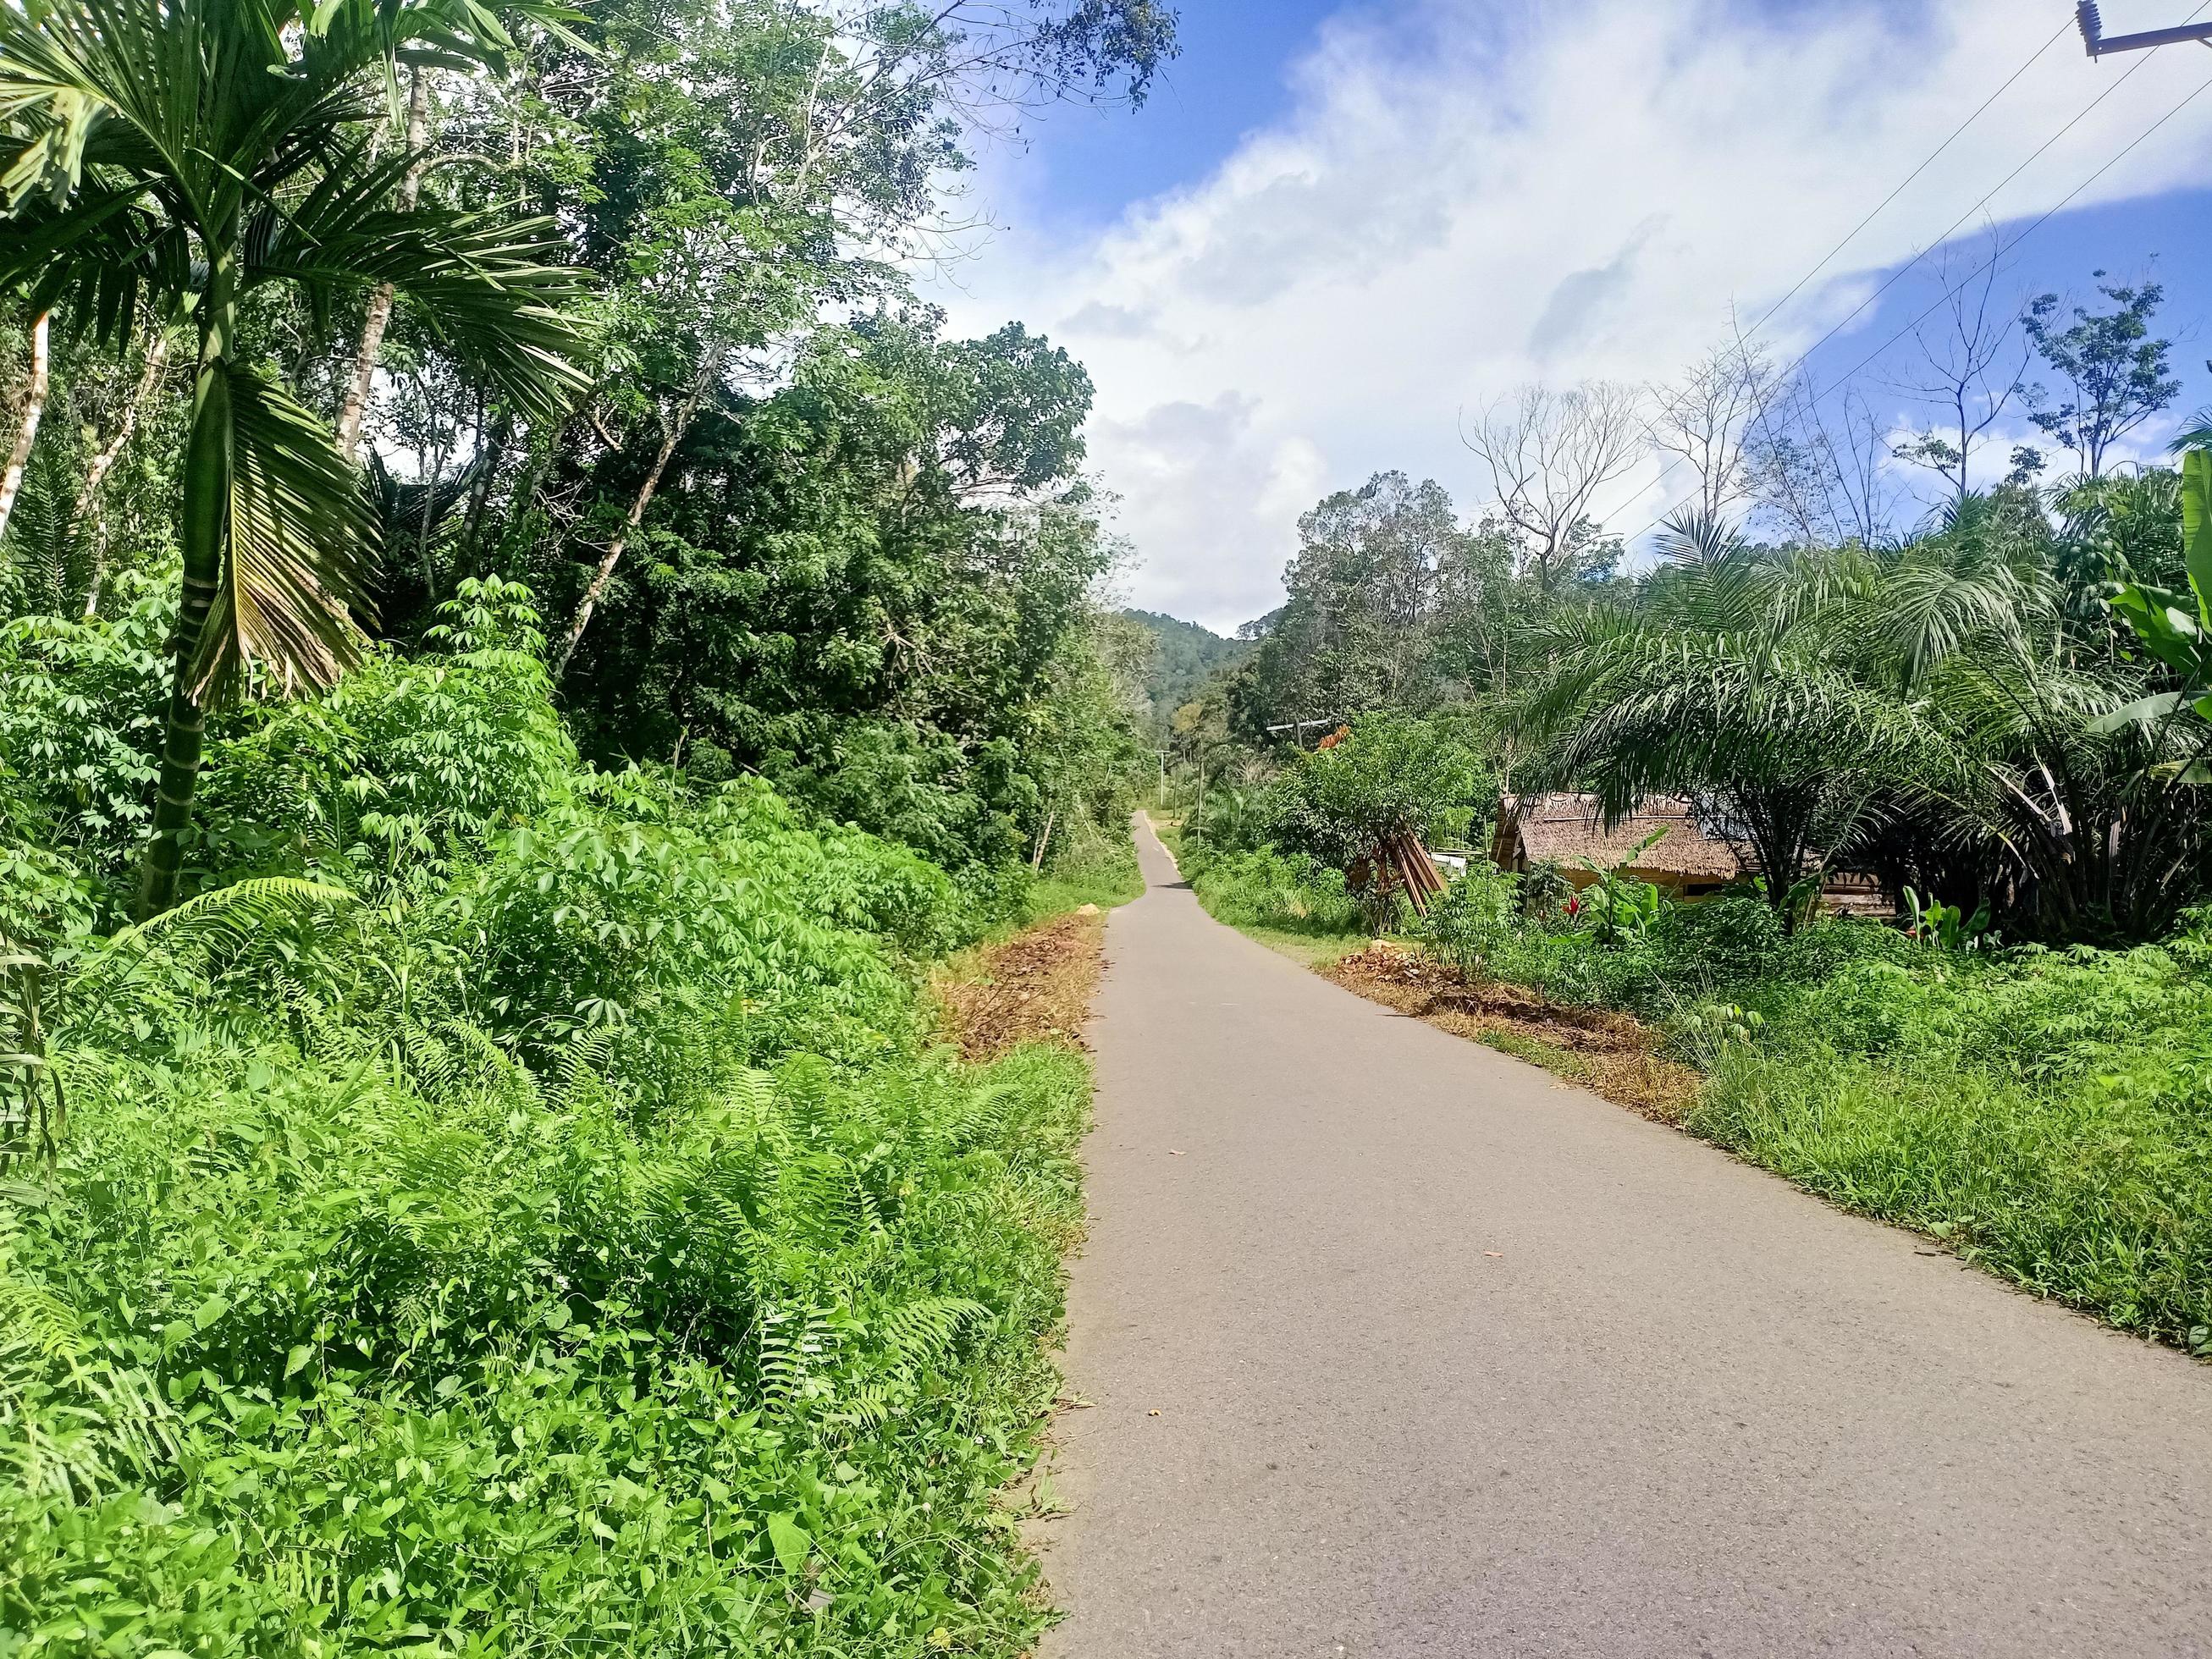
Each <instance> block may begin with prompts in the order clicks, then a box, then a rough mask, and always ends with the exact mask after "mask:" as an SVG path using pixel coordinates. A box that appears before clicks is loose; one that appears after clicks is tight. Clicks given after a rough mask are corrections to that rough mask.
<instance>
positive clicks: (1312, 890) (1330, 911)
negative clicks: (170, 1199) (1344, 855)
mask: <svg viewBox="0 0 2212 1659" xmlns="http://www.w3.org/2000/svg"><path fill="white" fill-rule="evenodd" d="M1191 863H1192V864H1193V865H1194V866H1195V867H1194V868H1188V869H1186V871H1185V873H1186V874H1187V875H1188V877H1189V878H1190V884H1191V890H1192V891H1194V893H1196V894H1197V895H1198V898H1199V902H1200V903H1201V904H1203V905H1205V907H1206V910H1207V912H1208V913H1209V914H1210V915H1213V916H1214V917H1215V918H1216V919H1218V920H1219V921H1225V922H1227V923H1228V924H1229V925H1230V926H1231V927H1269V928H1273V929H1275V930H1276V931H1278V932H1280V933H1311V934H1316V935H1322V936H1336V935H1344V934H1352V933H1364V932H1365V931H1366V921H1365V920H1364V917H1363V915H1361V912H1360V908H1359V904H1358V901H1357V900H1355V899H1354V898H1353V897H1352V896H1351V895H1350V894H1349V893H1347V892H1346V890H1345V886H1344V876H1343V874H1342V872H1340V871H1335V870H1331V869H1329V868H1328V867H1327V866H1323V865H1322V864H1320V863H1319V862H1317V861H1316V860H1313V859H1310V858H1295V857H1291V856H1288V855H1286V854H1282V853H1279V852H1276V851H1274V850H1273V849H1272V848H1270V849H1268V850H1266V851H1261V852H1256V853H1231V854H1225V855H1223V856H1220V857H1214V856H1211V855H1206V854H1200V856H1199V857H1197V858H1195V859H1194V860H1191Z"/></svg>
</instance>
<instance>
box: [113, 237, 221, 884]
mask: <svg viewBox="0 0 2212 1659" xmlns="http://www.w3.org/2000/svg"><path fill="white" fill-rule="evenodd" d="M236 228H237V227H236V225H235V223H233V224H232V225H230V226H229V227H228V229H229V230H230V231H231V232H232V233H233V234H230V235H228V236H225V235H220V234H219V235H217V236H215V237H211V238H210V239H209V240H210V251H211V252H213V254H214V257H213V258H211V259H210V262H209V270H208V292H207V297H206V300H205V301H204V304H205V306H206V310H205V312H204V316H205V317H206V319H207V320H206V322H205V323H204V325H202V330H201V334H200V360H199V370H198V375H197V379H196V380H194V382H193V385H192V429H191V437H190V438H189V439H188V440H186V441H185V476H184V513H183V519H182V523H181V525H180V532H181V533H180V539H181V541H182V542H183V544H184V581H183V592H182V594H181V596H180V599H179V605H178V607H177V631H176V633H175V635H173V636H172V639H171V641H170V645H171V648H172V649H173V651H174V653H175V660H174V662H173V666H172V672H171V677H170V680H169V708H168V713H167V721H166V724H165V726H164V729H163V732H162V736H161V773H160V781H159V782H158V783H157V785H156V786H155V795H154V824H153V838H152V839H151V840H150V841H149V842H147V843H146V855H145V859H144V860H143V863H142V864H141V865H140V866H139V872H138V911H137V914H138V920H139V921H146V920H147V919H149V917H153V916H157V915H161V912H162V911H164V910H166V909H167V908H169V907H170V906H171V905H172V904H174V903H175V902H176V901H177V875H178V872H179V870H181V869H182V868H183V866H184V856H185V830H186V829H188V828H189V827H190V826H191V821H192V796H193V793H195V791H197V788H198V787H199V777H200V755H201V746H202V739H203V738H204V723H205V719H206V716H205V714H204V711H203V710H202V708H200V704H199V699H198V697H197V696H195V695H194V693H193V687H192V671H193V669H194V668H195V667H196V666H197V664H198V659H199V653H200V640H201V636H202V635H204V633H205V632H206V630H207V619H208V613H209V612H210V611H211V610H213V609H214V608H215V601H216V594H217V593H218V592H221V591H222V572H223V557H224V552H225V542H226V540H227V538H228V526H229V522H230V494H231V466H232V460H231V416H230V362H229V357H230V350H231V338H232V332H233V330H234V328H235V326H236V322H237V316H236V307H237V300H236V294H237V289H236V283H237V280H238V272H237V263H236V262H237V237H236V235H235V231H236Z"/></svg>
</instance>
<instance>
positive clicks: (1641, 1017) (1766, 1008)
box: [1194, 854, 2212, 1354]
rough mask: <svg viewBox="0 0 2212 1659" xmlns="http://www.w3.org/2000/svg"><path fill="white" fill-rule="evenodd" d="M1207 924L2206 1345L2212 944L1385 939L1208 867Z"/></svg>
mask: <svg viewBox="0 0 2212 1659" xmlns="http://www.w3.org/2000/svg"><path fill="white" fill-rule="evenodd" d="M1492 884H1493V883H1491V882H1488V881H1486V879H1485V878H1475V879H1474V881H1473V882H1471V883H1462V884H1459V885H1458V886H1456V887H1455V890H1454V908H1453V909H1451V910H1447V911H1446V912H1443V913H1441V914H1439V915H1437V916H1434V917H1432V918H1431V923H1430V927H1431V932H1432V933H1434V934H1435V935H1436V941H1437V942H1435V943H1432V944H1431V945H1429V946H1428V947H1427V949H1426V950H1423V949H1418V948H1410V949H1409V948H1406V947H1404V946H1402V945H1389V944H1386V945H1382V946H1378V947H1376V948H1374V949H1368V948H1365V947H1366V946H1367V944H1368V942H1367V941H1366V940H1365V939H1364V937H1362V936H1360V935H1359V934H1358V933H1356V932H1354V931H1352V930H1351V929H1350V928H1348V927H1346V926H1344V925H1343V924H1344V923H1346V922H1347V921H1349V920H1350V918H1349V917H1348V916H1346V915H1345V913H1344V912H1343V911H1342V910H1341V909H1340V908H1337V907H1338V904H1339V895H1338V890H1337V889H1336V888H1335V887H1334V884H1333V883H1331V882H1330V881H1329V880H1328V879H1327V878H1325V877H1322V876H1320V875H1318V874H1317V873H1316V872H1312V871H1310V870H1307V869H1304V868H1303V867H1298V866H1294V865H1293V864H1292V862H1291V861H1290V860H1284V859H1282V858H1280V857H1279V856H1278V855H1274V854H1247V855H1243V856H1242V857H1240V858H1237V859H1222V860H1215V861H1213V862H1212V863H1211V864H1209V863H1207V862H1206V861H1204V860H1203V859H1202V858H1201V860H1200V866H1199V876H1198V878H1197V879H1196V880H1195V881H1194V886H1195V887H1196V889H1197V890H1198V893H1199V896H1200V900H1201V902H1204V903H1205V904H1206V908H1207V909H1208V910H1209V911H1210V912H1212V914H1213V915H1215V916H1217V917H1218V918H1219V919H1220V920H1222V921H1225V922H1228V923H1230V924H1231V925H1232V926H1235V927H1239V928H1241V929H1242V930H1243V931H1244V932H1245V933H1249V934H1251V935H1252V936H1253V937H1255V938H1256V939H1261V940H1262V941H1263V942H1265V943H1267V944H1269V945H1273V946H1274V947H1275V948H1277V949H1279V950H1282V951H1284V952H1285V954H1286V955H1291V956H1293V957H1297V959H1299V960H1302V961H1305V962H1308V963H1310V964H1311V965H1313V966H1315V967H1316V969H1318V970H1320V971H1322V972H1323V973H1324V974H1326V975H1328V977H1330V978H1332V979H1334V980H1335V981H1337V982H1338V983H1340V984H1342V985H1344V986H1346V987H1347V988H1350V989H1352V990H1354V991H1357V992H1358V993H1359V994H1362V995H1364V996H1367V997H1369V998H1370V999H1372V1000H1376V1001H1380V1002H1383V1003H1385V1004H1386V1005H1388V1006H1393V1007H1396V1008H1398V1009H1400V1010H1401V1012H1407V1013H1410V1014H1413V1015H1415V1016H1417V1017H1419V1018H1423V1019H1425V1020H1427V1021H1429V1022H1430V1023H1431V1024H1436V1025H1437V1026H1439V1027H1441V1028H1442V1029H1444V1030H1450V1031H1453V1032H1455V1033H1456V1034H1458V1035H1461V1036H1467V1037H1469V1038H1472V1039H1474V1040H1475V1041H1479V1042H1485V1043H1487V1044H1489V1045H1490V1046H1491V1047H1492V1048H1498V1049H1500V1050H1501V1051H1503V1052H1504V1053H1507V1054H1513V1055H1516V1057H1518V1058H1520V1059H1522V1060H1528V1061H1530V1062H1532V1063H1533V1064H1535V1065H1538V1066H1542V1067H1543V1068H1544V1069H1546V1070H1547V1071H1549V1072H1551V1073H1553V1074H1555V1075H1557V1076H1559V1077H1561V1078H1564V1079H1568V1080H1570V1081H1572V1082H1575V1083H1577V1084H1580V1085H1583V1086H1584V1087H1587V1088H1589V1089H1590V1090H1592V1091H1594V1092H1595V1093H1597V1094H1600V1095H1602V1096H1604V1097H1607V1098H1608V1099H1611V1100H1613V1101H1616V1102H1618V1103H1621V1104H1623V1105H1626V1106H1628V1107H1631V1108H1632V1109H1635V1110H1637V1111H1639V1112H1642V1113H1644V1114H1645V1115H1649V1116H1651V1117H1654V1118H1656V1119H1658V1120H1660V1121H1665V1122H1668V1123H1671V1124H1674V1125H1676V1126H1678V1127H1681V1128H1683V1129H1685V1130H1686V1131H1687V1132H1689V1133H1693V1134H1697V1135H1699V1136H1701V1137H1703V1138H1705V1139H1709V1140H1711V1141H1712V1142H1713V1143H1715V1144H1716V1145H1717V1146H1722V1147H1723V1148H1725V1149H1727V1150H1728V1151H1729V1152H1733V1153H1735V1155H1736V1156H1738V1157H1741V1158H1744V1159H1746V1160H1747V1161H1748V1162H1751V1163H1753V1164H1759V1165H1761V1166H1762V1167H1764V1168H1766V1169H1769V1170H1773V1171H1775V1172H1776V1173H1777V1174H1779V1175H1782V1176H1786V1177H1787V1178H1789V1179H1790V1180H1791V1181H1794V1182H1797V1183H1798V1184H1799V1185H1801V1186H1802V1187H1804V1188H1807V1189H1808V1191H1811V1192H1814V1193H1817V1194H1820V1196H1821V1197H1823V1198H1825V1199H1826V1200H1829V1201H1831V1202H1832V1203H1835V1204H1837V1205H1838V1206H1842V1207H1844V1208H1847V1209H1850V1210H1853V1211H1856V1212H1859V1213H1861V1214H1863V1215H1867V1216H1870V1217H1873V1218H1877V1219H1880V1220H1883V1221H1887V1222H1891V1223H1894V1224H1896V1225H1902V1226H1905V1227H1910V1228H1912V1229H1914V1230H1916V1231H1920V1232H1922V1233H1924V1234H1925V1235H1927V1236H1928V1237H1930V1238H1932V1239H1935V1240H1937V1241H1939V1242H1941V1243H1943V1244H1945V1245H1946V1246H1947V1247H1948V1248H1950V1249H1954V1250H1955V1251H1956V1252H1957V1253H1958V1254H1959V1255H1960V1256H1962V1257H1963V1258H1965V1259H1966V1260H1967V1261H1972V1262H1975V1263H1976V1264H1978V1265H1979V1266H1981V1267H1984V1268H1986V1269H1988V1270H1989V1271H1990V1272H1992V1273H1997V1274H1999V1275H2001V1276H2002V1277H2004V1278H2006V1279H2009V1280H2011V1281H2012V1282H2014V1283H2015V1284H2017V1285H2020V1286H2021V1287H2022V1288H2024V1289H2026V1290H2028V1291H2033V1293H2035V1294H2037V1295H2039V1296H2045V1297H2051V1298H2054V1299H2056V1300H2059V1301H2063V1302H2064V1303H2067V1304H2069V1305H2071V1306H2074V1307H2076V1308H2079V1309H2081V1310H2084V1311H2086V1312H2089V1313H2092V1314H2094V1315H2096V1316H2098V1317H2100V1318H2101V1319H2104V1320H2106V1321H2107V1322H2110V1323H2111V1324H2112V1325H2114V1326H2117V1327H2118V1328H2121V1329H2123V1330H2127V1331H2131V1332H2136V1333H2138V1334H2142V1335H2144V1336H2147V1337H2151V1338H2154V1339H2156V1340H2161V1341H2165V1342H2169V1343H2172V1344H2174V1345H2176V1346H2181V1347H2184V1348H2186V1349H2188V1350H2190V1351H2191V1352H2197V1353H2199V1354H2212V942H2208V939H2207V938H2206V937H2205V934H2204V933H2203V930H2202V929H2201V928H2200V930H2199V931H2198V932H2197V933H2185V934H2183V935H2182V936H2180V937H2179V938H2177V939H2175V940H2173V941H2172V942H2171V943H2170V944H2169V945H2166V946H2163V947H2145V948H2142V949H2137V950H2133V951H2093V950H2087V949H2079V950H2073V951H2036V950H2033V949H2029V950H2023V951H2008V952H2002V953H1998V954H1996V955H1990V954H1986V953H1984V954H1978V955H1966V954H1960V953H1955V952H1944V951H1934V950H1930V949H1929V948H1927V947H1924V946H1921V945H1916V944H1914V943H1912V942H1911V941H1910V940H1908V939H1904V938H1903V937H1901V936H1900V935H1899V934H1898V933H1895V932H1893V931H1892V930H1888V929H1885V928H1881V927H1873V926H1869V925H1865V924H1858V923H1851V922H1844V921H1838V922H1828V923H1823V924H1820V925H1819V926H1816V927H1812V928H1809V929H1807V930H1804V931H1802V932H1801V933H1796V934H1794V935H1787V936H1785V935H1784V933H1782V932H1781V931H1780V929H1779V927H1778V924H1777V923H1776V922H1775V921H1774V919H1773V917H1772V916H1771V913H1769V912H1768V911H1767V910H1766V909H1765V906H1764V905H1762V904H1759V903H1758V902H1756V901H1751V900H1735V899H1731V900H1725V901H1711V902H1707V903H1705V904H1701V905H1698V906H1693V907H1670V908H1668V909H1667V910H1665V911H1663V912H1662V915H1661V917H1660V918H1659V920H1658V921H1656V922H1655V923H1654V924H1653V925H1652V926H1651V927H1650V928H1648V929H1645V930H1644V931H1641V932H1638V933H1633V934H1630V935H1626V936H1624V937H1621V938H1619V939H1613V940H1604V939H1600V938H1599V937H1598V936H1597V935H1596V934H1595V933H1594V932H1593V931H1592V930H1590V929H1588V928H1583V929H1579V930H1577V929H1573V928H1562V927H1559V926H1556V925H1555V926H1551V927H1540V926H1537V925H1535V924H1532V923H1528V922H1526V921H1523V920H1521V919H1519V918H1518V917H1517V916H1516V914H1515V911H1514V908H1513V907H1512V906H1511V905H1510V903H1506V902H1502V899H1503V898H1504V897H1510V895H1504V894H1503V893H1502V890H1501V892H1498V893H1492V892H1487V891H1486V887H1487V886H1489V885H1492Z"/></svg>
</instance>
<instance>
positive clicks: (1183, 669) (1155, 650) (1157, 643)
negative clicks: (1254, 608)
mask: <svg viewBox="0 0 2212 1659" xmlns="http://www.w3.org/2000/svg"><path fill="white" fill-rule="evenodd" d="M1121 615H1122V616H1123V617H1126V618H1127V619H1128V620H1129V621H1131V622H1133V623H1136V624H1137V625H1138V626H1139V627H1140V628H1142V629H1144V630H1145V633H1146V635H1147V636H1148V639H1149V650H1148V651H1147V653H1146V658H1147V660H1148V662H1149V667H1148V669H1147V670H1146V675H1145V701H1146V703H1147V704H1148V705H1149V706H1150V708H1151V712H1152V720H1153V725H1154V728H1155V730H1156V731H1157V732H1159V733H1161V734H1165V733H1167V732H1170V731H1172V729H1173V725H1174V720H1175V717H1176V712H1177V711H1178V710H1180V709H1182V708H1185V707H1187V706H1188V704H1189V703H1191V702H1193V701H1194V699H1195V698H1196V697H1197V696H1198V693H1199V690H1200V688H1201V687H1202V686H1204V685H1205V684H1206V681H1207V680H1208V679H1209V678H1212V676H1213V675H1215V674H1216V673H1218V672H1219V671H1221V670H1223V669H1225V668H1231V667H1234V666H1235V665H1237V664H1238V663H1240V662H1242V661H1243V659H1245V658H1246V657H1247V656H1249V655H1250V654H1251V650H1252V644H1251V641H1249V640H1243V639H1233V640H1232V639H1224V638H1223V637H1222V636H1221V635H1218V634H1217V633H1215V632H1214V631H1213V630H1212V629H1210V628H1204V627H1201V626H1200V624H1198V623H1191V622H1183V621H1181V620H1180V619H1178V618H1176V617H1168V616H1163V615H1162V614H1161V613H1160V612H1158V611H1122V612H1121Z"/></svg>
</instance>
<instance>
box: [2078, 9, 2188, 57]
mask: <svg viewBox="0 0 2212 1659" xmlns="http://www.w3.org/2000/svg"><path fill="white" fill-rule="evenodd" d="M2074 21H2075V22H2077V23H2079V24H2080V25H2081V44H2082V45H2083V46H2087V48H2088V49H2089V56H2090V57H2092V58H2102V57H2103V56H2104V55H2105V54H2106V52H2148V51H2149V50H2151V49H2152V48H2153V47H2154V46H2180V45H2182V44H2183V43H2184V42H2185V41H2190V40H2199V41H2202V42H2203V43H2204V44H2205V45H2207V46H2212V23H2184V24H2181V25H2180V26H2179V27H2175V28H2170V29H2145V30H2144V31H2143V32H2142V33H2140V34H2113V35H2107V34H2106V33H2105V20H2104V16H2103V15H2102V14H2101V13H2100V12H2099V11H2098V9H2097V0H2081V4H2079V5H2077V6H2075V8H2074Z"/></svg>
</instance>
